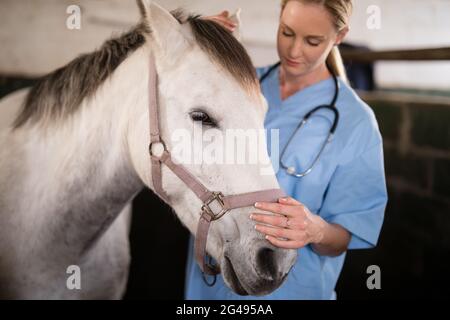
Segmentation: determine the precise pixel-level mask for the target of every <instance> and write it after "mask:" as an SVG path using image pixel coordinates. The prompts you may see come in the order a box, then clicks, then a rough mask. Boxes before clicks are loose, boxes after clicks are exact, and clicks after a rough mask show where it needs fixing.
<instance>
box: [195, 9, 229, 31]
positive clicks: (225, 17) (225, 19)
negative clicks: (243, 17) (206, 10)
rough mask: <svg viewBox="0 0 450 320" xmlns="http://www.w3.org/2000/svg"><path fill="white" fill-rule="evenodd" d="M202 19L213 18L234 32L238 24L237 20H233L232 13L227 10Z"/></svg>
mask: <svg viewBox="0 0 450 320" xmlns="http://www.w3.org/2000/svg"><path fill="white" fill-rule="evenodd" d="M202 19H205V20H212V21H214V22H217V23H218V24H220V25H221V26H222V27H224V28H225V29H227V30H228V31H230V32H234V31H235V30H236V27H237V24H236V23H235V22H233V20H232V19H231V17H230V13H229V12H228V11H226V10H225V11H222V12H221V13H220V14H218V15H215V16H207V17H202Z"/></svg>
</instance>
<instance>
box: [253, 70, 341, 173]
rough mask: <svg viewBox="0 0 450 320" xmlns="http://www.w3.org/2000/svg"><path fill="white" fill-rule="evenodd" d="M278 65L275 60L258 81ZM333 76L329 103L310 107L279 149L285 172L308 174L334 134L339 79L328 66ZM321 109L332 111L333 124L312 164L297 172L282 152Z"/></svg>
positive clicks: (261, 80)
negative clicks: (286, 162)
mask: <svg viewBox="0 0 450 320" xmlns="http://www.w3.org/2000/svg"><path fill="white" fill-rule="evenodd" d="M279 65H280V62H277V63H276V64H274V65H273V66H271V67H270V68H269V70H267V71H266V73H264V74H263V75H262V76H261V78H260V79H259V82H260V83H261V84H262V82H263V81H264V79H266V78H267V77H268V76H269V74H270V73H271V72H272V71H273V70H275V69H276V68H277V67H278V66H279ZM328 69H329V70H330V72H331V74H332V76H333V80H334V85H335V91H334V97H333V100H332V101H331V103H330V104H324V105H320V106H318V107H315V108H314V109H312V110H311V111H309V112H308V113H307V114H306V115H305V116H304V117H303V119H302V121H301V122H300V123H299V124H298V125H297V128H296V129H295V130H294V133H292V135H291V136H290V137H289V140H288V141H287V143H286V145H285V146H284V148H283V150H282V151H281V155H280V166H281V167H282V168H283V169H284V170H286V173H287V174H289V175H291V176H294V177H297V178H302V177H304V176H306V175H307V174H309V173H310V172H311V171H312V169H313V168H314V166H315V165H316V164H317V162H318V160H319V158H320V156H321V155H322V153H323V150H324V149H325V147H326V145H327V144H328V143H330V142H331V140H332V139H333V136H334V132H335V131H336V127H337V125H338V123H339V112H338V110H337V108H336V101H337V98H338V96H339V89H340V84H339V81H338V79H337V76H336V75H335V74H334V73H333V71H332V70H331V68H328ZM321 109H328V110H331V111H332V112H333V115H334V120H333V125H332V126H331V127H330V130H329V132H328V136H327V138H326V140H325V142H324V143H323V145H322V146H321V148H320V151H319V153H318V154H317V156H316V157H315V158H314V160H313V162H312V164H311V165H310V166H309V167H308V169H306V170H305V171H303V172H297V170H296V169H295V167H294V166H288V165H286V164H285V163H284V161H283V156H284V153H285V152H286V149H287V147H288V146H289V143H290V142H291V141H292V139H293V138H294V136H295V135H296V134H297V132H298V131H300V129H301V128H302V127H303V126H304V125H305V124H306V123H307V122H308V120H309V118H310V117H311V116H312V115H313V114H314V113H315V112H316V111H318V110H321Z"/></svg>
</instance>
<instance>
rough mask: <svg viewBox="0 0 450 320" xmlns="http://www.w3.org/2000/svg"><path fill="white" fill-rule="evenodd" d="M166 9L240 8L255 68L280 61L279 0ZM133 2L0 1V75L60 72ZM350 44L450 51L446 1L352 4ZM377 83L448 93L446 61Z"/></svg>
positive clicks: (119, 25)
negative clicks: (71, 22) (72, 19)
mask: <svg viewBox="0 0 450 320" xmlns="http://www.w3.org/2000/svg"><path fill="white" fill-rule="evenodd" d="M158 3H160V4H161V5H162V6H164V7H166V8H167V9H175V8H177V7H180V6H181V7H184V8H186V9H187V10H189V11H194V12H198V13H201V14H213V13H218V12H220V11H221V10H222V9H229V10H230V11H233V10H235V9H237V8H238V7H241V8H242V20H243V30H242V32H243V42H244V44H245V46H246V47H247V49H248V50H249V52H250V54H251V56H252V58H253V60H254V63H255V64H256V65H263V64H268V63H271V62H273V61H275V60H277V55H276V50H275V35H276V29H277V24H278V15H279V0H245V1H243V0H227V1H223V0H221V1H219V0H159V1H158ZM71 4H78V5H80V6H81V8H82V29H81V30H68V29H67V28H66V26H65V21H66V18H67V16H68V15H67V14H66V8H67V6H69V5H71ZM370 5H377V6H379V8H380V10H381V29H379V30H370V29H369V28H367V25H366V23H367V19H368V18H369V15H368V14H367V12H366V10H367V8H368V7H369V6H370ZM137 19H138V10H137V8H136V5H135V1H134V0H0V43H1V46H2V50H0V73H14V74H17V73H21V74H26V75H37V74H42V73H45V72H48V71H50V70H52V69H54V68H56V67H59V66H62V65H64V64H65V63H67V62H68V61H70V60H71V59H73V58H74V57H75V56H77V55H78V54H80V53H83V52H88V51H91V50H93V49H94V48H96V47H98V46H99V45H101V43H102V42H103V41H104V40H105V39H106V38H108V37H109V36H110V35H111V33H118V32H119V31H121V30H124V29H126V28H128V27H130V26H132V25H133V24H134V22H136V21H137ZM348 40H349V41H353V42H356V43H358V44H365V45H368V46H370V47H372V48H373V49H377V50H378V49H400V48H427V47H439V46H450V1H448V0H427V1H424V0H395V1H394V0H355V10H354V14H353V17H352V20H351V32H350V34H349V36H348ZM376 76H377V80H378V83H379V84H380V85H383V86H403V87H419V88H432V89H447V90H448V89H450V62H427V63H417V62H414V63H378V64H377V67H376Z"/></svg>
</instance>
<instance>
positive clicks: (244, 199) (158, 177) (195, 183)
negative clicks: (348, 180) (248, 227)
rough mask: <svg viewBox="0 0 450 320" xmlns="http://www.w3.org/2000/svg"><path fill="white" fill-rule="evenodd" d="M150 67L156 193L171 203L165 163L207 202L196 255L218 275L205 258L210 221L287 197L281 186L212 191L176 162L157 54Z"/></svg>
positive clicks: (205, 269) (205, 268)
mask: <svg viewBox="0 0 450 320" xmlns="http://www.w3.org/2000/svg"><path fill="white" fill-rule="evenodd" d="M149 71H150V72H149V81H148V90H149V117H150V119H149V120H150V145H149V153H150V159H151V170H152V182H153V188H154V191H155V192H156V194H158V195H159V196H160V197H161V198H162V199H163V200H164V201H166V202H168V203H169V197H168V196H167V194H166V192H165V191H164V189H163V187H162V173H161V164H162V163H164V164H165V165H166V166H167V167H169V169H170V170H171V171H172V172H173V173H174V174H175V175H176V176H177V177H178V178H180V180H182V181H183V182H184V183H185V184H186V186H187V187H188V188H189V189H191V190H192V191H193V192H194V193H195V195H196V196H197V197H198V198H199V199H200V200H201V201H202V202H203V205H202V207H201V216H200V220H199V222H198V226H197V234H196V236H195V245H194V249H195V258H196V260H197V263H198V264H199V266H200V268H201V270H202V271H203V273H206V274H208V275H216V274H218V273H220V269H219V267H217V266H212V265H210V264H208V263H206V261H205V256H206V242H207V239H208V231H209V226H210V223H211V222H212V221H214V220H217V219H219V218H220V217H222V216H223V215H224V214H226V213H227V212H228V211H229V210H231V209H236V208H243V207H249V206H252V205H253V204H254V203H255V202H258V201H267V202H276V201H277V200H278V198H280V197H284V196H285V193H284V192H283V190H281V189H268V190H262V191H255V192H248V193H242V194H238V195H231V196H224V195H223V194H222V193H221V192H213V191H210V190H209V189H208V188H206V187H205V186H204V185H203V184H202V183H201V182H200V181H199V180H198V179H197V178H196V177H194V176H193V175H192V174H191V173H190V172H189V171H187V169H186V168H185V167H184V166H182V165H181V164H178V163H175V162H173V161H172V158H171V155H170V152H169V151H168V150H167V147H166V144H165V143H164V141H163V139H162V138H161V135H160V131H159V129H160V128H159V112H158V95H157V94H158V91H157V85H158V78H157V72H156V66H155V60H154V58H153V56H151V57H150V70H149ZM156 144H160V145H162V147H163V148H164V150H163V152H162V154H161V155H160V156H156V155H155V154H154V152H153V149H152V148H153V147H154V146H155V145H156ZM215 202H216V204H218V205H219V208H220V209H219V210H215V209H213V208H216V206H212V204H213V203H215ZM212 207H213V208H212Z"/></svg>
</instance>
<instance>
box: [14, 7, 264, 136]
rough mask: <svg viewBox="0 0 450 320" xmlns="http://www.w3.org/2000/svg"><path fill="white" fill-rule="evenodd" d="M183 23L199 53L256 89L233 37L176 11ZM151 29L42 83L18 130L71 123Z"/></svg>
mask: <svg viewBox="0 0 450 320" xmlns="http://www.w3.org/2000/svg"><path fill="white" fill-rule="evenodd" d="M172 15H173V16H174V17H175V18H176V19H177V20H178V21H179V22H180V23H182V24H183V23H189V24H190V26H191V29H192V32H193V35H194V38H195V40H196V42H197V44H198V45H199V46H200V48H201V49H202V50H203V51H204V52H206V53H207V54H208V55H209V56H210V57H211V58H212V59H213V61H214V62H216V63H218V64H219V65H221V66H222V67H223V68H224V69H225V70H227V71H228V72H229V73H230V74H231V75H232V76H233V77H234V78H235V79H236V80H237V81H238V82H239V83H240V84H241V85H243V86H244V87H245V88H246V89H249V90H256V89H257V88H259V87H258V82H257V78H256V74H255V70H254V67H253V65H252V62H251V59H250V57H249V56H248V54H247V52H246V51H245V49H244V48H243V46H242V45H241V44H240V43H239V41H237V40H236V39H235V38H234V36H233V35H232V34H230V33H229V32H228V31H227V30H225V29H224V28H223V27H221V26H220V25H218V24H216V23H215V22H212V21H210V20H204V19H200V16H198V15H197V16H194V15H189V16H186V15H185V13H184V12H183V11H181V10H176V11H173V12H172ZM146 33H151V30H150V29H149V27H148V26H147V25H146V24H145V23H143V22H141V23H139V24H138V25H137V26H135V27H134V28H133V29H131V30H130V31H128V32H126V33H124V34H123V35H121V36H120V37H118V38H113V39H110V40H108V41H106V42H105V43H104V44H103V45H102V46H101V48H100V49H98V50H96V51H94V52H92V53H88V54H83V55H81V56H79V57H77V58H76V59H74V60H72V61H71V62H70V63H68V64H67V65H66V66H64V67H62V68H59V69H57V70H55V71H53V72H51V73H49V74H47V75H45V76H43V77H42V78H41V79H39V80H38V81H37V82H36V83H35V85H34V86H33V87H32V88H31V90H30V92H29V93H28V95H27V97H26V99H25V101H24V104H23V106H22V109H21V111H20V112H19V114H18V116H17V118H16V119H15V121H14V124H13V127H14V128H19V127H21V126H22V125H24V124H25V123H26V122H28V121H30V122H31V121H32V122H38V121H41V120H54V119H56V118H63V119H64V118H67V116H69V115H71V114H73V113H75V112H76V111H77V110H78V109H79V107H80V106H81V102H82V101H83V100H84V99H85V98H89V97H91V96H92V95H93V94H94V93H95V92H96V90H97V89H98V88H99V86H100V85H101V84H102V83H103V82H104V81H105V80H106V79H107V78H108V77H109V76H110V75H111V74H112V73H113V72H114V70H115V69H116V68H117V67H118V66H119V65H120V64H121V63H122V62H123V61H124V60H125V59H126V58H127V57H128V56H129V55H130V54H131V53H132V52H134V51H135V50H136V49H138V48H139V47H141V46H142V45H143V44H144V43H145V34H146Z"/></svg>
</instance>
